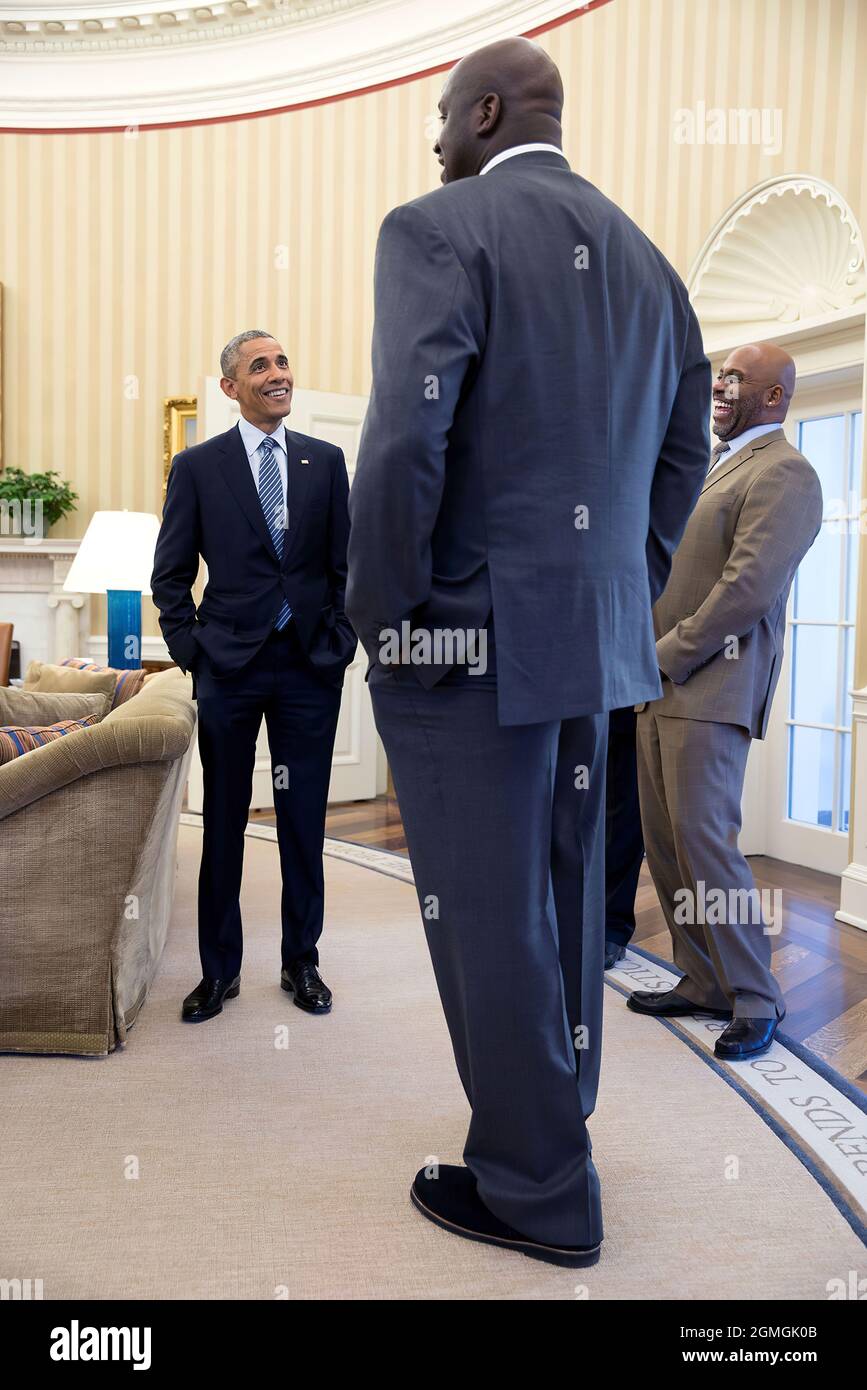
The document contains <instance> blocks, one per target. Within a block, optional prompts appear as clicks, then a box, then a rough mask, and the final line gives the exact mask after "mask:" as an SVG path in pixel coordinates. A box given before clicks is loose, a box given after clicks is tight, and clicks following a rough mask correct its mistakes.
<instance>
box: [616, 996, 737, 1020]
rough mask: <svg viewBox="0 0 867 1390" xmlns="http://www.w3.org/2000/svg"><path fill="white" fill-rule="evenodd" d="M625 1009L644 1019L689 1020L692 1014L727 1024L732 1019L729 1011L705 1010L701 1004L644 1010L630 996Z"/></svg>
mask: <svg viewBox="0 0 867 1390" xmlns="http://www.w3.org/2000/svg"><path fill="white" fill-rule="evenodd" d="M660 992H662V991H660ZM626 1007H627V1009H631V1010H632V1012H633V1013H634V1014H644V1016H645V1017H646V1018H689V1017H690V1016H691V1015H692V1014H700V1015H701V1016H702V1017H704V1018H723V1019H726V1020H727V1021H728V1022H729V1023H730V1022H731V1019H732V1012H731V1009H705V1008H703V1007H702V1005H701V1004H689V1005H688V1004H686V1003H684V1004H681V1003H679V1002H678V1003H674V1004H671V1005H670V1006H669V1007H668V1008H665V1007H663V1008H661V1009H654V1008H646V1007H645V1005H644V1004H641V1003H637V1002H635V1001H634V1000H633V998H632V995H630V996H629V998H628V999H627V1001H626Z"/></svg>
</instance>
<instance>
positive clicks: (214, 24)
mask: <svg viewBox="0 0 867 1390" xmlns="http://www.w3.org/2000/svg"><path fill="white" fill-rule="evenodd" d="M368 3H369V0H215V3H211V0H208V3H205V4H201V5H161V4H159V0H138V3H136V0H134V2H133V4H131V5H126V6H119V5H117V4H116V3H115V0H105V3H102V4H101V3H99V0H90V3H89V4H87V5H82V6H81V7H79V8H74V9H70V8H69V7H68V6H66V5H56V6H51V5H49V6H45V5H42V6H36V5H34V6H29V5H28V6H25V7H23V8H22V7H19V6H11V5H2V4H0V55H2V54H4V53H19V54H31V55H39V56H40V57H44V56H45V55H46V54H48V55H49V56H50V55H52V54H57V55H63V54H75V53H86V52H93V53H113V52H118V51H120V52H122V51H124V50H139V49H145V48H155V47H159V48H167V47H169V46H171V45H177V44H180V43H213V42H215V41H217V40H221V39H230V40H231V39H233V38H238V37H241V36H244V35H247V34H254V33H261V32H263V31H264V30H266V29H269V30H273V29H285V28H287V27H288V26H290V25H297V24H303V23H306V22H308V21H310V20H321V19H326V20H332V19H334V18H335V17H339V16H340V15H342V14H345V13H346V11H347V10H351V9H358V8H361V7H362V6H366V5H367V4H368Z"/></svg>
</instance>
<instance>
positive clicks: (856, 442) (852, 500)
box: [846, 410, 864, 623]
mask: <svg viewBox="0 0 867 1390" xmlns="http://www.w3.org/2000/svg"><path fill="white" fill-rule="evenodd" d="M849 428H850V435H849V438H850V450H849V462H850V468H849V502H848V509H849V511H850V512H852V513H854V516H855V519H854V520H852V521H850V522H849V523H848V526H849V534H848V535H847V537H846V549H847V552H848V553H847V557H846V619H847V621H848V622H850V623H854V621H855V608H856V604H857V601H858V533H859V530H860V526H859V522H860V517H861V508H860V496H861V448H862V441H863V437H864V417H863V415H862V414H861V411H860V410H854V411H853V412H852V415H851V423H850V427H849Z"/></svg>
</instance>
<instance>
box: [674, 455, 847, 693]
mask: <svg viewBox="0 0 867 1390" xmlns="http://www.w3.org/2000/svg"><path fill="white" fill-rule="evenodd" d="M821 524H822V488H821V485H820V483H819V479H818V476H817V474H816V472H815V470H814V469H813V468H812V467H811V466H810V464H809V463H807V461H806V459H803V458H798V457H793V456H790V457H788V458H786V459H782V460H781V461H780V462H779V463H774V464H771V465H769V467H767V468H765V469H764V470H763V471H762V472H761V473H760V474H759V476H758V477H757V478H756V480H755V482H754V483H752V485H751V486H750V488H749V491H748V492H747V494H746V497H745V498H744V501H743V504H742V506H741V510H740V514H739V516H738V521H737V527H736V530H735V535H734V540H733V542H732V548H731V551H730V552H729V557H728V560H727V561H726V566H725V569H724V570H723V572H722V575H721V576H720V578H719V579H718V580H717V582H716V584H715V585H714V587H713V588H712V589H711V591H710V593H709V594H708V596H707V598H706V599H705V601H704V603H702V605H701V606H700V607H699V608H698V609H697V610H696V611H695V613H693V614H692V616H691V617H689V618H684V619H683V620H682V621H681V622H679V623H678V624H677V625H676V627H673V628H672V629H671V631H670V632H666V633H664V634H663V636H662V637H660V639H659V641H658V642H657V644H656V653H657V660H658V662H659V667H660V670H661V671H663V672H664V673H665V675H667V676H669V677H670V679H671V680H673V681H674V683H675V685H682V684H683V682H684V681H686V680H688V679H689V677H690V676H691V675H692V673H693V671H695V670H697V669H698V667H700V666H703V665H704V664H705V662H707V661H710V659H711V658H712V657H714V656H716V655H717V653H718V652H720V651H722V649H723V647H724V646H725V644H726V641H727V639H729V638H731V637H743V636H744V635H745V634H746V633H748V632H749V631H750V629H751V628H754V627H755V626H756V624H757V623H758V622H760V621H761V619H762V618H763V617H764V616H765V614H766V613H767V612H768V610H769V609H770V608H771V607H772V605H773V603H774V601H775V600H776V599H777V597H778V596H779V595H780V594H781V593H785V592H786V591H787V590H788V588H789V585H790V584H791V582H792V579H793V578H794V575H795V570H796V569H797V568H798V565H799V564H800V563H801V561H802V559H803V558H804V556H805V555H806V553H807V551H808V550H809V549H810V546H811V545H812V544H813V541H814V540H815V539H816V536H817V535H818V532H819V528H820V526H821Z"/></svg>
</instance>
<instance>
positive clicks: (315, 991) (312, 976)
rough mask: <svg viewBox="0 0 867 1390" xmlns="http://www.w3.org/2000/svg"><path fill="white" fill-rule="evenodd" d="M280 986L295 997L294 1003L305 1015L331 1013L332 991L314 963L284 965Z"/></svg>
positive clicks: (303, 962) (304, 962)
mask: <svg viewBox="0 0 867 1390" xmlns="http://www.w3.org/2000/svg"><path fill="white" fill-rule="evenodd" d="M280 986H281V988H282V989H285V990H287V991H288V993H289V994H294V995H295V998H294V1000H293V1003H295V1004H297V1006H298V1008H299V1009H303V1010H304V1012H305V1013H308V1014H327V1013H330V1012H331V990H330V989H329V988H328V986H327V984H326V983H325V981H324V980H323V978H322V976H321V975H320V974H319V971H318V970H317V969H316V966H315V965H314V964H313V963H312V961H306V960H305V961H302V962H301V964H300V965H284V967H283V969H282V971H281V973H280Z"/></svg>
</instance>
